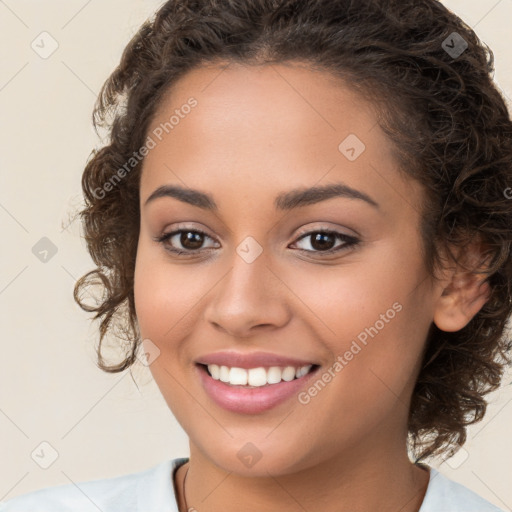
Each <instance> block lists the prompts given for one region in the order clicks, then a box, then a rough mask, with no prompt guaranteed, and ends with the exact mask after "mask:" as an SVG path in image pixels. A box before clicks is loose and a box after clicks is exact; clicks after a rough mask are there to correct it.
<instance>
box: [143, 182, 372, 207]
mask: <svg viewBox="0 0 512 512" xmlns="http://www.w3.org/2000/svg"><path fill="white" fill-rule="evenodd" d="M159 197H173V198H175V199H178V200H179V201H182V202H184V203H188V204H191V205H192V206H197V207H198V208H202V209H203V210H210V211H218V206H217V203H216V202H215V200H214V199H213V197H212V196H211V195H210V194H207V193H205V192H201V191H200V190H195V189H192V188H185V187H181V186H179V185H162V186H161V187H158V188H157V189H156V190H155V191H154V192H153V193H152V194H151V195H150V196H149V197H148V198H147V199H146V202H145V203H144V206H145V205H147V204H148V203H150V202H151V201H154V200H155V199H157V198H159ZM334 197H345V198H349V199H359V200H362V201H365V202H366V203H368V204H370V205H371V206H373V207H374V208H376V209H379V208H380V206H379V204H378V203H377V202H376V201H374V200H373V199H372V198H371V197H370V196H368V195H367V194H365V193H364V192H361V191H359V190H356V189H354V188H351V187H349V186H348V185H345V184H344V183H335V184H332V185H324V186H322V187H311V188H302V189H294V190H290V191H289V192H284V193H281V194H279V195H278V196H277V197H276V198H275V200H274V206H275V208H276V209H277V210H293V209H295V208H300V207H303V206H308V205H311V204H316V203H319V202H321V201H326V200H328V199H332V198H334Z"/></svg>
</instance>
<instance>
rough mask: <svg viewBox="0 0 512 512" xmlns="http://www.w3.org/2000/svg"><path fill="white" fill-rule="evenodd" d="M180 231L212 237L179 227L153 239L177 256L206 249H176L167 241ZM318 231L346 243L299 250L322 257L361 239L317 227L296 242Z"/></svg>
mask: <svg viewBox="0 0 512 512" xmlns="http://www.w3.org/2000/svg"><path fill="white" fill-rule="evenodd" d="M180 233H196V234H200V235H203V236H205V237H208V238H211V236H210V235H208V234H207V233H205V232H204V231H201V230H200V229H184V228H182V229H177V230H175V231H171V232H170V233H164V234H163V235H161V236H159V237H156V238H154V239H153V240H155V241H156V242H158V243H161V244H162V245H163V246H164V248H165V250H167V251H169V252H171V253H173V254H175V255H177V256H182V255H186V256H194V255H196V254H197V253H199V252H201V251H204V250H205V249H190V250H186V251H183V250H181V249H176V248H174V247H172V246H170V245H169V244H167V243H166V242H167V241H168V240H169V239H170V238H172V237H173V236H175V235H178V234H180ZM318 233H322V234H327V235H334V236H335V237H336V238H337V239H338V240H341V241H343V242H345V243H344V244H343V245H341V246H338V247H335V248H332V249H328V250H326V251H318V250H316V251H311V250H307V249H298V250H299V251H301V252H303V253H316V254H319V255H321V257H322V256H324V255H332V254H334V253H337V252H341V251H344V250H347V249H349V248H350V247H355V246H357V245H358V244H359V243H360V240H359V239H358V238H355V237H353V236H349V235H345V234H344V233H339V232H338V231H333V230H331V229H316V230H313V231H308V232H306V233H302V234H300V236H299V237H298V238H297V240H296V242H298V241H300V240H302V239H304V238H307V237H308V236H311V235H313V234H318ZM294 243H295V242H294ZM210 249H213V248H210ZM206 250H208V249H206Z"/></svg>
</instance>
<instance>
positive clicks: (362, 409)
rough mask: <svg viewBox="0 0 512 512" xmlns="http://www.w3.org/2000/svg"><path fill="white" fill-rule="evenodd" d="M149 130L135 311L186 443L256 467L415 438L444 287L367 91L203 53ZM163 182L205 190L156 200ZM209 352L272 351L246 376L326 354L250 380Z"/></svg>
mask: <svg viewBox="0 0 512 512" xmlns="http://www.w3.org/2000/svg"><path fill="white" fill-rule="evenodd" d="M148 136H149V137H150V138H151V141H150V140H149V139H148V141H147V156H146V157H145V161H144V168H143V172H142V176H141V183H140V211H141V224H140V237H139V244H138V252H137V261H136V270H135V302H136V312H137V318H138V322H139V327H140V331H141V335H142V338H143V339H145V340H146V341H145V342H144V343H145V348H146V351H147V352H148V353H149V354H152V355H150V362H151V360H152V362H151V364H150V369H151V372H152V374H153V376H154V378H155V380H156V382H157V384H158V386H159V388H160V390H161V392H162V394H163V396H164V398H165V400H166V401H167V403H168V405H169V407H170V408H171V410H172V412H173V413H174V415H175V416H176V418H177V420H178V421H179V422H180V424H181V425H182V427H183V428H184V430H185V431H186V432H187V434H188V436H189V438H190V442H191V452H192V451H194V452H195V453H198V454H199V453H200V454H201V456H202V457H204V458H205V459H208V460H210V461H214V462H215V464H216V465H218V466H220V467H222V468H224V469H225V470H226V471H233V472H236V473H239V474H246V475H249V474H250V475H255V476H256V475H266V474H267V473H266V472H267V471H268V472H270V473H271V474H273V475H276V474H285V473H289V472H292V471H295V470H299V469H304V468H307V467H312V466H313V465H315V464H318V463H320V462H322V461H325V460H327V459H331V458H334V457H342V458H343V460H344V461H350V458H351V457H358V458H360V457H362V456H365V455H367V456H368V457H373V456H375V454H376V452H379V451H380V453H381V454H385V453H388V452H389V453H391V451H392V450H394V451H395V452H396V450H400V451H401V450H405V446H404V443H405V437H406V433H407V414H408V408H409V400H410V396H411V393H412V388H413V385H414V382H415V379H416V377H417V373H418V371H419V363H420V360H421V355H422V350H423V347H424V343H425V339H426V335H427V331H428V328H429V327H430V325H431V322H432V318H433V314H434V304H435V300H436V298H437V297H438V296H439V295H440V291H439V290H438V289H437V288H436V287H433V286H431V282H430V280H429V279H428V277H427V274H426V270H425V268H424V264H423V260H422V256H421V239H420V231H419V229H420V214H419V211H420V205H421V202H422V190H421V188H420V186H419V185H418V184H416V183H415V182H413V181H410V180H407V181H405V180H404V179H403V178H402V177H401V175H400V174H399V172H398V170H397V164H396V162H395V160H394V158H393V156H392V151H391V145H390V143H389V142H388V140H387V139H386V137H385V136H384V134H383V133H382V131H381V130H380V128H379V126H378V125H377V118H376V116H375V113H374V112H373V111H372V109H371V108H370V107H369V105H368V104H367V103H366V102H364V101H363V100H362V99H361V98H360V97H359V96H357V95H356V94H355V93H354V92H353V91H352V90H351V89H348V88H346V87H345V86H343V85H342V84H340V82H337V81H335V80H334V79H333V78H332V77H330V75H328V74H323V73H321V72H314V71H311V70H308V69H307V68H306V67H300V66H298V65H295V66H291V65H272V66H262V67H245V66H242V65H235V64H231V65H230V66H229V67H226V68H222V67H220V66H212V65H210V66H208V67H203V68H201V69H196V70H194V71H192V72H190V73H188V74H187V75H185V76H184V77H183V78H182V79H181V80H180V81H179V82H178V83H177V85H176V86H175V88H174V89H173V90H172V92H171V93H169V94H168V95H167V96H166V97H165V99H164V101H163V102H162V104H161V105H160V108H159V110H158V111H157V113H156V116H155V118H154V119H153V121H152V124H151V126H150V129H149V131H148ZM334 185H336V186H337V187H338V189H337V191H336V190H335V192H336V193H325V192H322V189H323V188H324V187H327V186H334ZM164 186H165V187H180V188H181V189H183V190H184V191H188V190H194V191H197V192H194V193H191V192H189V193H188V194H187V195H185V193H184V192H182V194H181V199H179V198H178V197H177V194H176V193H175V192H172V191H169V190H167V193H165V191H164V192H163V193H161V194H158V195H157V197H155V196H154V197H153V198H152V199H150V200H149V201H148V199H149V198H150V196H152V194H153V193H154V192H155V191H156V190H157V189H159V188H160V187H164ZM343 187H349V188H343ZM314 188H319V191H318V192H317V193H313V192H309V193H307V194H306V195H305V196H301V194H298V192H299V191H300V192H307V191H308V190H311V189H314ZM331 192H332V190H331ZM198 193H201V194H205V195H207V196H208V198H201V197H199V198H198V196H197V194H198ZM301 197H302V199H303V200H300V198H301ZM278 198H279V199H278ZM294 198H296V199H297V200H294ZM192 203H195V204H192ZM213 204H214V205H215V206H216V208H212V205H213ZM178 230H182V232H180V233H178V234H174V235H172V236H170V237H168V238H167V240H164V241H161V242H159V241H157V239H158V238H160V237H162V235H165V234H169V233H173V232H175V231H178ZM198 231H199V232H203V233H205V235H201V234H200V233H198ZM326 231H327V233H326ZM329 232H333V233H335V234H332V233H331V234H329ZM336 233H337V234H336ZM306 234H307V235H306ZM304 235H306V236H304ZM354 241H356V243H355V244H352V245H351V242H354ZM171 248H174V249H176V250H181V251H186V254H181V255H180V254H176V253H173V252H171V250H170V249H171ZM226 352H231V353H236V354H241V355H248V356H251V355H254V354H255V353H256V352H259V353H261V352H263V353H267V354H270V355H274V356H277V357H278V358H292V359H293V361H284V359H283V361H280V360H279V359H277V360H276V361H274V362H272V361H271V360H267V361H265V360H254V361H251V360H247V361H245V362H246V363H247V364H245V365H243V363H241V362H240V361H238V363H237V362H236V361H235V362H234V363H237V364H234V363H233V360H228V359H227V358H226V356H225V353H226ZM220 353H223V354H220ZM212 354H213V355H214V356H215V355H216V356H218V357H220V359H219V360H218V361H217V362H218V363H219V364H220V365H222V362H226V363H228V364H226V365H225V366H228V367H230V366H244V367H246V368H258V367H263V368H265V373H263V374H262V373H261V370H257V371H255V372H249V373H247V375H251V374H252V377H250V378H251V379H253V378H254V379H257V378H259V377H261V375H263V378H264V377H265V375H267V373H266V371H267V369H268V367H270V366H282V367H284V366H288V365H291V366H294V364H293V363H295V364H296V366H304V365H307V364H308V363H309V364H314V365H318V366H313V367H312V369H314V370H315V369H316V370H315V372H314V373H310V374H307V375H305V376H304V377H302V378H301V379H297V380H296V381H295V380H294V381H290V382H288V381H285V382H281V383H279V384H267V386H266V387H265V388H262V387H259V386H257V387H255V388H254V389H252V388H251V389H246V388H244V389H241V388H240V385H239V386H238V387H237V386H233V385H231V384H228V383H223V382H222V381H221V380H215V379H213V378H212V377H211V376H209V375H208V374H207V373H206V372H205V369H204V367H202V366H200V365H199V364H198V361H207V358H208V356H210V355H212ZM219 354H220V355H219ZM212 360H213V359H212ZM280 363H282V364H280ZM288 363H289V364H288ZM272 372H274V373H275V371H274V370H272ZM288 372H290V370H288ZM285 373H286V372H285ZM292 373H293V371H292ZM221 375H223V374H222V373H221ZM245 375H246V373H245V372H240V371H237V370H234V371H233V372H232V373H231V376H232V377H235V378H236V376H239V377H240V378H241V379H243V378H244V376H245ZM277 375H278V378H279V374H277ZM283 376H284V375H283ZM287 378H289V377H287ZM235 382H238V381H235ZM240 382H241V381H240ZM251 382H253V383H255V382H256V381H255V380H251ZM249 394H253V395H254V396H256V398H254V396H253V399H252V400H251V399H250V397H248V396H247V395H249ZM214 396H215V397H217V398H214ZM306 439H307V441H306V442H305V440H306ZM251 457H252V459H251ZM249 459H250V460H253V461H256V462H248V461H249Z"/></svg>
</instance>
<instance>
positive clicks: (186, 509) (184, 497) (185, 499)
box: [181, 465, 190, 512]
mask: <svg viewBox="0 0 512 512" xmlns="http://www.w3.org/2000/svg"><path fill="white" fill-rule="evenodd" d="M189 467H190V465H189V466H187V471H186V473H185V476H184V477H183V486H182V491H181V494H182V495H183V501H184V502H185V511H184V512H188V505H187V497H186V496H185V480H186V479H187V475H188V469H189Z"/></svg>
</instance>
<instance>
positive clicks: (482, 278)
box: [433, 243, 491, 332]
mask: <svg viewBox="0 0 512 512" xmlns="http://www.w3.org/2000/svg"><path fill="white" fill-rule="evenodd" d="M461 254H464V261H462V262H460V263H459V264H457V265H456V266H455V267H454V268H451V270H450V271H449V272H448V273H447V274H446V278H445V280H444V281H442V286H441V289H442V293H441V295H440V296H439V298H438V300H437V303H436V306H435V311H434V318H433V321H434V323H435V324H436V326H437V327H438V328H439V329H441V330H442V331H447V332H455V331H459V330H460V329H462V328H463V327H465V326H466V325H467V324H468V323H469V322H470V320H471V319H472V318H473V317H474V316H475V315H476V314H477V313H478V312H479V311H480V309H481V308H482V306H483V305H484V304H485V303H486V302H487V300H488V299H489V297H490V294H491V287H490V285H489V283H488V282H487V281H486V279H487V277H488V276H486V275H483V274H478V273H476V272H477V271H482V270H484V269H485V268H488V267H487V265H486V264H487V262H488V261H489V259H490V256H489V257H488V258H487V260H486V261H485V262H483V263H482V259H483V258H482V256H483V254H482V245H481V244H480V243H474V244H472V245H471V246H470V247H469V248H467V247H465V248H462V249H460V250H459V251H458V254H457V258H459V257H460V255H461ZM475 263H476V264H475ZM463 265H465V266H466V267H467V268H466V269H465V268H463Z"/></svg>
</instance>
